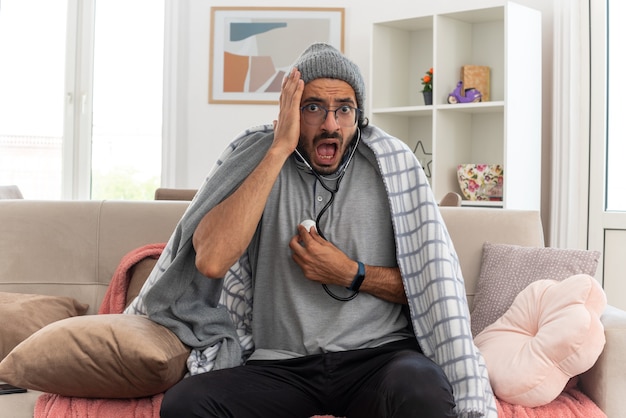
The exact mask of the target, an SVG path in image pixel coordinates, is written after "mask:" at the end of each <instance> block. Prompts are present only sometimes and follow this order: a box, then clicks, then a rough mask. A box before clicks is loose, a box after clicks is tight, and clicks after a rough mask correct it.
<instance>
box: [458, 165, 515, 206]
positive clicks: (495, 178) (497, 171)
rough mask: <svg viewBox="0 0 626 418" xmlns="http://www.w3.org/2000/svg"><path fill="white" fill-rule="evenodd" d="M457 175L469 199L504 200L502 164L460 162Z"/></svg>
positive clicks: (463, 191)
mask: <svg viewBox="0 0 626 418" xmlns="http://www.w3.org/2000/svg"><path fill="white" fill-rule="evenodd" d="M456 171H457V177H458V179H459V186H460V187H461V192H462V193H463V196H465V198H466V199H468V200H502V185H503V175H504V170H503V168H502V165H500V164H459V165H458V167H457V170H456Z"/></svg>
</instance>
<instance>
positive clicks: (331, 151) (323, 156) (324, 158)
mask: <svg viewBox="0 0 626 418" xmlns="http://www.w3.org/2000/svg"><path fill="white" fill-rule="evenodd" d="M337 148H338V147H337V143H335V142H324V143H321V144H319V145H318V146H317V148H316V149H315V151H316V154H317V159H318V160H319V161H320V162H321V163H331V162H332V161H334V159H335V156H336V155H337Z"/></svg>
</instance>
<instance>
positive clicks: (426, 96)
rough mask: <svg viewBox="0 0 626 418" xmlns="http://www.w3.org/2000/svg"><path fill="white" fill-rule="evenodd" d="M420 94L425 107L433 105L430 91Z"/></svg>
mask: <svg viewBox="0 0 626 418" xmlns="http://www.w3.org/2000/svg"><path fill="white" fill-rule="evenodd" d="M422 94H423V95H424V104H425V105H426V106H428V105H431V104H433V92H432V90H431V91H423V92H422Z"/></svg>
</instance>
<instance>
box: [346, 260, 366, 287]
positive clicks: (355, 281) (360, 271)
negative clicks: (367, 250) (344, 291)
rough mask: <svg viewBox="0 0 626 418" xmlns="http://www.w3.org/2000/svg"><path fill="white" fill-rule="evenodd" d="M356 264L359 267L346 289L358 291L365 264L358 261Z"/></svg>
mask: <svg viewBox="0 0 626 418" xmlns="http://www.w3.org/2000/svg"><path fill="white" fill-rule="evenodd" d="M357 264H358V265H359V269H358V270H357V272H356V276H354V279H353V280H352V284H351V285H350V287H348V290H352V291H353V292H358V291H359V289H360V288H361V284H362V283H363V280H364V279H365V264H363V263H361V262H360V261H357Z"/></svg>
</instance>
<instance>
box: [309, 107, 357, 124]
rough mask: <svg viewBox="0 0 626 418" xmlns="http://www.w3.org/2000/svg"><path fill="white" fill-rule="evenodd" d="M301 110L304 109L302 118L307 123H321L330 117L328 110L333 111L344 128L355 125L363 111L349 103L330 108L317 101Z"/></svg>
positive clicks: (338, 122)
mask: <svg viewBox="0 0 626 418" xmlns="http://www.w3.org/2000/svg"><path fill="white" fill-rule="evenodd" d="M300 110H301V111H302V118H303V119H304V122H305V123H306V124H307V125H313V126H319V125H321V124H322V123H324V121H325V120H326V118H327V117H328V112H331V113H334V114H335V120H336V121H337V124H338V125H339V126H341V127H343V128H349V127H351V126H354V124H355V123H356V121H357V118H358V116H359V113H360V112H361V109H357V108H356V107H352V106H347V105H345V106H339V107H338V108H337V109H335V110H330V109H326V108H325V107H323V106H320V105H318V104H315V103H309V104H308V105H305V106H302V107H301V108H300Z"/></svg>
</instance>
